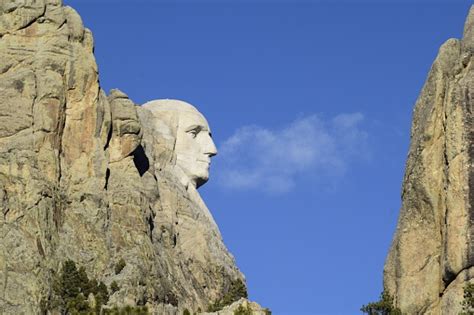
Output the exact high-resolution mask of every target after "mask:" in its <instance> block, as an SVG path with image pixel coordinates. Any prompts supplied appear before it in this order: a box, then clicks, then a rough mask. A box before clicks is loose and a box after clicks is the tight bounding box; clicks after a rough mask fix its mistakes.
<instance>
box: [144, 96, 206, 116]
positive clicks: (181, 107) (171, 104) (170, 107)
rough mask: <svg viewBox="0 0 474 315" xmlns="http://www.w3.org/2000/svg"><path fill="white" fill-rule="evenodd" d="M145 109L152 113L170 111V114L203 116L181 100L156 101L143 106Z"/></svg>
mask: <svg viewBox="0 0 474 315" xmlns="http://www.w3.org/2000/svg"><path fill="white" fill-rule="evenodd" d="M143 107H144V108H146V109H148V110H150V111H151V112H153V113H154V112H158V111H170V112H189V113H197V114H199V115H201V116H202V114H201V113H200V112H199V111H198V110H197V109H196V107H194V106H193V105H191V104H189V103H186V102H184V101H180V100H170V99H165V100H154V101H150V102H148V103H145V104H143Z"/></svg>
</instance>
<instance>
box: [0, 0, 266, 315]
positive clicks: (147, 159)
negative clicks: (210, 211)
mask: <svg viewBox="0 0 474 315" xmlns="http://www.w3.org/2000/svg"><path fill="white" fill-rule="evenodd" d="M157 124H158V125H157ZM165 129H166V128H165V127H164V126H161V125H159V123H158V122H157V121H156V120H155V119H154V118H153V117H152V114H151V112H149V111H147V110H145V109H143V108H141V107H139V106H136V105H135V104H134V103H133V101H131V100H130V99H129V98H128V97H127V95H126V94H124V93H123V92H120V91H118V90H113V91H111V93H110V95H108V96H107V95H106V94H105V93H104V91H102V89H101V88H100V85H99V80H98V70H97V65H96V62H95V59H94V55H93V38H92V34H91V32H90V31H89V30H88V29H86V28H84V26H83V24H82V21H81V18H80V17H79V15H78V14H77V13H76V12H75V11H74V10H73V9H71V8H70V7H65V6H63V5H62V1H61V0H23V1H16V0H0V210H1V211H2V212H1V214H0V235H1V239H0V313H2V314H40V313H42V312H49V313H51V312H52V313H54V311H55V310H56V311H57V310H58V305H57V298H58V296H57V295H58V290H57V285H58V275H59V274H60V273H61V270H62V268H63V266H64V262H65V261H66V260H72V261H74V262H75V263H76V264H77V266H78V267H79V266H80V267H83V268H84V270H85V272H86V273H87V275H88V276H89V278H91V279H92V278H94V279H97V280H98V281H102V282H103V283H104V284H105V285H106V286H107V287H108V288H111V286H113V287H114V290H110V289H109V292H110V293H111V295H110V298H109V299H108V303H107V304H106V305H105V306H104V307H105V308H107V307H109V308H111V307H114V306H118V307H122V306H126V305H130V306H137V305H138V306H147V307H148V310H149V312H150V313H153V314H182V312H183V310H185V309H188V310H190V311H191V312H198V311H199V310H202V311H205V310H206V309H207V307H208V306H209V305H210V304H212V303H215V302H216V301H219V300H221V299H222V298H224V297H226V296H227V298H228V295H229V292H232V290H234V289H235V288H234V287H235V286H236V285H237V286H239V285H240V286H243V288H245V286H244V284H245V279H244V277H243V275H242V274H241V273H240V271H239V270H238V268H237V267H236V265H235V262H234V259H233V257H232V255H231V254H230V253H229V252H228V251H227V249H226V247H225V246H224V244H223V242H222V238H221V236H220V233H219V230H218V229H217V226H215V224H214V222H213V221H212V220H210V219H209V218H208V217H206V216H205V215H204V214H203V213H201V212H202V205H197V204H196V203H194V202H193V201H192V200H193V198H191V197H190V196H189V194H190V191H189V190H187V189H185V188H183V187H182V186H180V183H179V181H178V179H177V178H176V176H174V175H173V174H172V172H170V169H169V168H167V167H164V165H166V164H172V163H173V161H175V159H176V157H175V156H174V153H173V149H172V148H173V141H175V139H173V137H172V135H170V134H167V133H166V132H164V131H163V130H165ZM117 266H120V267H117ZM234 291H235V290H234ZM239 292H241V291H239ZM241 295H246V293H245V294H241ZM240 297H241V296H240ZM240 297H239V296H234V297H233V300H235V301H236V300H238V299H239V298H240ZM85 298H89V300H94V297H91V296H89V297H87V296H86V297H85ZM55 303H56V304H55ZM94 303H97V302H94ZM94 303H92V302H91V305H93V304H94ZM238 303H240V304H242V303H243V302H242V301H241V302H237V304H238ZM245 303H247V302H245ZM237 304H236V305H237ZM246 305H247V304H246ZM249 305H251V306H252V308H253V309H255V311H256V312H257V313H256V314H258V310H259V309H260V308H258V307H256V306H254V304H249ZM260 310H261V309H260ZM261 311H262V312H263V310H261ZM229 312H230V311H229ZM229 314H230V313H229Z"/></svg>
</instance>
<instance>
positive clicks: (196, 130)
mask: <svg viewBox="0 0 474 315" xmlns="http://www.w3.org/2000/svg"><path fill="white" fill-rule="evenodd" d="M200 131H201V129H200V128H195V129H192V130H189V131H188V133H189V134H190V135H191V136H192V137H193V138H196V137H197V135H198V133H199V132H200Z"/></svg>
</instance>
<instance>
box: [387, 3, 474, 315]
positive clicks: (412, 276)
mask: <svg viewBox="0 0 474 315" xmlns="http://www.w3.org/2000/svg"><path fill="white" fill-rule="evenodd" d="M473 113H474V6H473V7H471V10H470V13H469V15H468V18H467V22H466V24H465V30H464V36H463V39H462V40H457V39H450V40H448V41H447V42H446V43H445V44H443V45H442V47H441V48H440V51H439V54H438V57H437V58H436V60H435V62H434V64H433V66H432V68H431V71H430V73H429V75H428V79H427V81H426V83H425V85H424V87H423V90H422V92H421V95H420V96H419V98H418V100H417V103H416V106H415V110H414V113H413V125H412V132H411V145H410V151H409V155H408V161H407V165H406V173H405V178H404V182H403V192H402V208H401V211H400V217H399V221H398V227H397V230H396V234H395V238H394V241H393V244H392V247H391V250H390V253H389V255H388V258H387V261H386V265H385V272H384V287H385V289H386V290H388V291H389V292H390V293H391V294H392V295H393V296H394V298H395V302H396V305H397V306H398V307H399V308H400V309H401V310H402V312H403V313H406V314H458V313H459V312H460V311H461V304H460V303H461V301H462V299H463V287H464V286H465V284H466V283H467V282H468V281H472V279H473V275H474V274H473V271H472V268H473V267H474V243H473V242H472V240H473V239H474V226H473V221H474V209H473V203H474V199H473V198H474V197H473V196H474V173H473V164H472V160H473V158H474V124H473Z"/></svg>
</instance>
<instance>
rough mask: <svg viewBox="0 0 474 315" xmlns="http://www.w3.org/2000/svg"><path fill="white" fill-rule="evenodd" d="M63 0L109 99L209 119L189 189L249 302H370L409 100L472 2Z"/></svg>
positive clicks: (287, 308) (304, 313)
mask: <svg viewBox="0 0 474 315" xmlns="http://www.w3.org/2000/svg"><path fill="white" fill-rule="evenodd" d="M65 3H66V4H69V5H71V6H73V7H74V8H75V9H76V10H77V11H78V12H79V13H80V14H81V15H82V17H83V20H84V22H85V24H86V26H87V27H89V28H90V29H92V31H93V33H94V35H95V40H96V51H95V52H96V57H97V62H98V64H99V71H100V78H101V84H102V86H103V87H104V88H105V89H106V90H107V91H108V90H109V89H111V88H120V89H121V90H123V91H124V92H126V93H127V94H128V95H129V96H130V97H131V98H132V99H133V100H134V101H135V102H136V103H138V104H141V103H144V102H146V101H149V100H152V99H158V98H177V99H182V100H186V101H188V102H190V103H192V104H194V105H196V106H197V107H198V108H199V109H200V110H201V111H202V112H203V113H204V114H205V116H206V117H207V118H208V120H209V122H210V125H211V128H212V131H213V136H214V139H215V142H216V144H217V146H218V148H219V149H220V154H219V155H218V156H216V157H215V158H214V160H213V165H212V170H211V171H212V173H211V180H210V181H209V183H208V184H207V185H206V186H204V187H202V189H201V191H202V195H203V197H204V199H205V200H206V203H207V205H208V207H209V208H210V209H211V211H212V213H213V214H214V216H215V218H216V221H217V222H218V224H219V226H220V229H221V232H222V234H223V236H224V240H225V242H226V244H227V246H228V247H229V248H230V250H231V251H232V252H233V254H234V255H235V257H236V259H237V263H238V265H239V267H240V268H241V269H242V271H243V272H244V273H245V274H246V276H247V280H248V286H249V292H250V296H251V298H252V299H253V300H256V301H258V302H259V303H260V304H262V305H263V306H267V307H270V308H271V309H272V310H273V313H274V314H276V315H280V314H281V315H315V314H357V313H359V308H360V306H361V305H362V304H364V303H367V302H370V301H373V300H376V299H377V298H378V296H379V294H380V291H381V290H382V272H383V263H384V260H385V256H386V254H387V252H388V249H389V246H390V242H391V238H392V235H393V232H394V229H395V226H396V220H397V216H398V209H399V207H400V187H401V182H402V177H403V172H404V164H405V159H406V155H407V150H408V144H409V130H410V123H411V121H410V120H411V112H412V109H413V105H414V102H415V100H416V98H417V96H418V94H419V91H420V89H421V87H422V85H423V82H424V80H425V78H426V76H427V73H428V70H429V68H430V66H431V63H432V61H433V59H434V58H435V56H436V54H437V51H438V48H439V46H440V45H441V44H442V43H443V42H444V41H445V40H447V39H448V38H451V37H457V38H459V37H460V36H461V34H462V28H463V23H464V19H465V17H466V14H467V12H468V9H469V5H470V3H469V2H468V1H456V0H454V1H451V0H450V1H447V0H446V1H411V2H408V1H399V2H395V1H380V2H375V1H366V2H357V3H356V2H350V1H332V2H329V1H270V0H260V1H234V0H222V1H219V2H218V1H201V0H195V1H191V0H188V1H184V0H182V1H181V0H178V1H175V2H172V1H151V0H150V1H98V0H94V1H86V0H70V1H67V0H66V1H65ZM131 3H133V4H131ZM249 179H251V180H249Z"/></svg>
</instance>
